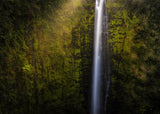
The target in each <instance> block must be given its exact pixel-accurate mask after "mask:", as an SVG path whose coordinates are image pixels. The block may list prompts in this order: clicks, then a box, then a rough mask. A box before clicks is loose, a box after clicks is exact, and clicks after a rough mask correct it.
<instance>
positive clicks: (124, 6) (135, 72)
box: [107, 0, 160, 114]
mask: <svg viewBox="0 0 160 114" xmlns="http://www.w3.org/2000/svg"><path fill="white" fill-rule="evenodd" d="M159 6H160V3H159V1H154V2H152V1H151V0H145V1H143V0H141V1H139V0H127V1H120V0H117V1H115V0H109V1H108V6H107V7H108V10H109V17H110V21H109V32H110V44H111V46H112V48H111V50H112V61H113V65H112V76H111V78H112V84H111V92H110V97H109V103H108V113H111V114H149V113H152V114H157V113H160V110H159V108H158V107H159V105H160V103H158V102H157V101H159V97H157V96H158V95H159V87H160V86H159V81H160V78H159V77H158V76H159V68H158V67H159V63H160V61H159V54H160V53H159V51H157V49H159V38H158V36H159V24H158V23H159V19H157V18H156V17H158V15H159V12H158V9H159Z"/></svg>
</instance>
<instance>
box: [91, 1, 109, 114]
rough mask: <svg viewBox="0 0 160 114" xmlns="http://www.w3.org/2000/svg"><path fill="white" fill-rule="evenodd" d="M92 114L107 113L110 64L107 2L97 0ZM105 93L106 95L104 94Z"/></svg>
mask: <svg viewBox="0 0 160 114" xmlns="http://www.w3.org/2000/svg"><path fill="white" fill-rule="evenodd" d="M94 28H95V29H94V58H93V76H92V92H91V94H92V97H91V111H90V112H91V114H104V113H106V105H107V97H108V92H109V85H110V62H109V43H108V23H107V8H106V0H96V3H95V25H94ZM103 92H104V93H103Z"/></svg>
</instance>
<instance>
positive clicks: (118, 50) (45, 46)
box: [0, 0, 160, 114]
mask: <svg viewBox="0 0 160 114" xmlns="http://www.w3.org/2000/svg"><path fill="white" fill-rule="evenodd" d="M106 1H107V6H106V7H107V9H108V19H106V21H108V26H109V28H108V31H106V32H109V44H110V53H111V85H110V91H109V97H108V102H107V114H159V113H160V108H159V107H160V1H159V0H106ZM94 8H95V1H94V0H33V1H32V0H1V2H0V114H45V113H46V114H89V112H90V111H89V110H90V106H89V105H90V88H91V87H90V85H91V79H92V66H93V65H92V64H93V55H94V53H93V46H94V45H93V42H94V17H95V9H94ZM104 62H105V61H104Z"/></svg>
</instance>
